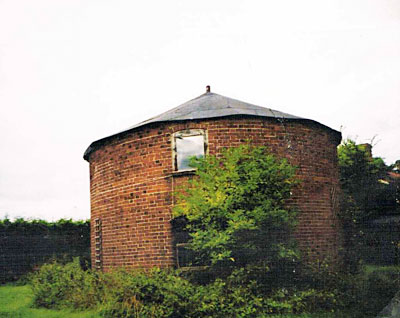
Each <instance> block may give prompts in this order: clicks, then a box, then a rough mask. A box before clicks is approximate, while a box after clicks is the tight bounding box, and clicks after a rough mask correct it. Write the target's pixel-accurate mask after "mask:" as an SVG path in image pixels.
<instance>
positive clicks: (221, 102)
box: [83, 86, 330, 160]
mask: <svg viewBox="0 0 400 318" xmlns="http://www.w3.org/2000/svg"><path fill="white" fill-rule="evenodd" d="M227 116H258V117H270V118H276V119H280V120H285V119H287V120H306V121H312V120H309V119H306V118H302V117H297V116H294V115H290V114H286V113H283V112H280V111H277V110H273V109H271V108H266V107H261V106H257V105H253V104H249V103H246V102H242V101H240V100H237V99H233V98H230V97H225V96H222V95H219V94H215V93H212V92H211V91H210V87H209V86H207V91H206V93H204V94H202V95H200V96H198V97H196V98H194V99H192V100H190V101H188V102H186V103H184V104H182V105H179V106H177V107H175V108H173V109H171V110H168V111H166V112H165V113H162V114H160V115H158V116H155V117H153V118H150V119H148V120H145V121H142V122H141V123H138V124H136V125H134V126H131V127H129V128H127V129H125V130H123V131H120V132H118V133H116V134H113V135H111V136H108V137H105V138H102V139H100V140H97V141H95V142H93V143H92V144H91V145H90V146H89V147H88V148H87V150H86V151H85V154H84V156H83V157H84V158H85V159H86V160H88V158H89V155H90V154H91V153H92V152H93V151H94V150H95V148H97V146H99V145H100V144H101V143H102V142H104V141H106V140H107V139H109V138H111V137H114V136H116V135H119V134H122V133H124V132H127V131H130V130H133V129H137V128H139V127H143V126H146V125H148V124H152V123H157V122H169V121H171V122H172V121H187V120H196V119H206V118H219V117H227ZM312 122H314V121H312ZM318 124H319V123H318ZM320 125H321V124H320ZM325 127H326V126H325ZM327 128H328V127H327ZM329 129H330V128H329Z"/></svg>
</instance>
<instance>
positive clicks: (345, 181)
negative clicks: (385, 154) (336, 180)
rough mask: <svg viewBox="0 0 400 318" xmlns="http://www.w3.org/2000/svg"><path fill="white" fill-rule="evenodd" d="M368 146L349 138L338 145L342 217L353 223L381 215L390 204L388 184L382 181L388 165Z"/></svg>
mask: <svg viewBox="0 0 400 318" xmlns="http://www.w3.org/2000/svg"><path fill="white" fill-rule="evenodd" d="M369 147H370V146H369V145H365V144H361V145H357V144H356V143H355V142H354V141H352V140H346V141H344V142H343V143H342V144H341V145H340V146H339V148H338V159H339V169H340V183H341V188H342V191H343V194H344V197H343V202H342V203H343V207H342V217H344V218H346V219H348V220H347V221H352V222H353V223H360V222H364V221H365V220H366V219H367V218H370V217H372V216H378V215H379V214H382V213H384V211H383V209H384V208H385V207H387V206H390V204H389V203H388V201H390V198H388V192H387V187H386V185H385V184H384V183H381V182H380V180H381V179H382V178H385V176H386V174H387V171H388V170H389V168H388V167H387V166H386V165H385V162H384V161H383V159H382V158H379V157H375V158H374V157H372V155H371V152H370V151H371V150H370V149H369Z"/></svg>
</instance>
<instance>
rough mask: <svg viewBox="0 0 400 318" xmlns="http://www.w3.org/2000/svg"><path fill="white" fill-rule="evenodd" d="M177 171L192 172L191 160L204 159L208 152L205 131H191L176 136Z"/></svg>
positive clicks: (184, 131)
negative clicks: (194, 158) (192, 158)
mask: <svg viewBox="0 0 400 318" xmlns="http://www.w3.org/2000/svg"><path fill="white" fill-rule="evenodd" d="M174 144H175V147H174V148H175V149H174V150H175V170H177V171H182V170H192V168H191V167H190V166H189V163H190V158H191V157H197V158H202V157H204V155H205V152H206V140H205V133H204V130H201V129H189V130H183V131H179V132H177V133H175V134H174Z"/></svg>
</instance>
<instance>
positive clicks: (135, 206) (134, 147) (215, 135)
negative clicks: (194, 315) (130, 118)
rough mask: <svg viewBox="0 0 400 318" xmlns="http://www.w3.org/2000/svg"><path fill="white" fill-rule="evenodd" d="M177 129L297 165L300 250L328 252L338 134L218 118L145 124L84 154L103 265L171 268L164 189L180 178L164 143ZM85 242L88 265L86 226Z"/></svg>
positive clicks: (333, 237)
mask: <svg viewBox="0 0 400 318" xmlns="http://www.w3.org/2000/svg"><path fill="white" fill-rule="evenodd" d="M184 129H203V130H205V131H207V134H208V151H209V153H210V154H218V153H219V152H220V151H221V149H223V148H225V147H234V146H238V145H239V144H241V143H245V142H247V141H250V142H251V143H252V144H254V145H266V146H267V147H268V148H269V149H270V151H271V152H272V153H274V154H276V155H277V156H279V157H285V158H287V159H288V160H289V162H290V163H291V164H293V165H295V166H297V167H298V170H297V175H298V177H299V178H300V179H301V181H302V182H301V183H300V185H299V186H298V187H297V188H296V189H295V190H294V191H293V196H292V199H291V202H290V204H293V205H296V206H297V207H298V209H299V210H300V211H301V213H300V216H299V225H298V227H297V231H296V237H297V239H298V241H299V244H300V247H301V248H302V249H303V250H304V251H307V252H311V253H313V254H315V255H320V256H322V257H323V256H326V255H332V254H333V255H335V254H336V252H337V248H338V246H337V244H338V234H337V233H338V228H337V225H336V224H337V221H336V219H335V214H336V212H337V210H338V202H337V195H338V169H337V154H336V146H337V144H338V143H339V142H340V134H339V133H338V132H336V131H333V130H330V129H329V128H327V127H325V126H322V125H320V124H317V123H315V122H311V121H299V120H296V121H285V122H280V121H277V120H275V119H273V118H271V119H269V118H260V117H245V118H238V117H226V118H220V119H207V120H197V121H187V122H175V123H173V122H169V123H155V124H151V125H147V126H144V127H140V128H138V129H136V130H134V131H132V132H129V133H124V134H123V135H119V136H116V137H113V138H111V140H108V141H106V142H105V143H104V144H103V145H102V146H101V147H99V148H98V149H97V150H95V151H94V152H93V153H92V154H91V155H90V158H89V161H90V180H91V186H90V187H91V218H92V220H94V219H95V218H101V220H102V262H103V268H104V269H105V270H108V269H110V268H112V267H117V266H126V267H150V266H159V267H165V266H173V265H174V263H175V260H174V259H175V253H174V248H173V237H172V234H171V224H170V219H171V208H172V204H173V194H172V193H173V191H174V188H175V187H176V186H177V184H181V183H184V182H185V180H186V178H187V176H185V175H183V176H182V175H174V170H173V169H174V168H173V156H172V149H171V143H172V136H173V134H174V133H175V132H177V131H180V130H184ZM93 223H94V222H92V226H93ZM91 242H92V260H93V262H94V257H95V250H94V230H93V229H92V237H91Z"/></svg>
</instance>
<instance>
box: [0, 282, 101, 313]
mask: <svg viewBox="0 0 400 318" xmlns="http://www.w3.org/2000/svg"><path fill="white" fill-rule="evenodd" d="M32 298H33V294H32V291H31V288H30V287H29V286H28V285H25V286H12V285H6V286H0V318H99V317H100V316H99V315H98V314H97V313H96V312H93V311H79V312H73V311H70V310H52V309H36V308H32Z"/></svg>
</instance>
